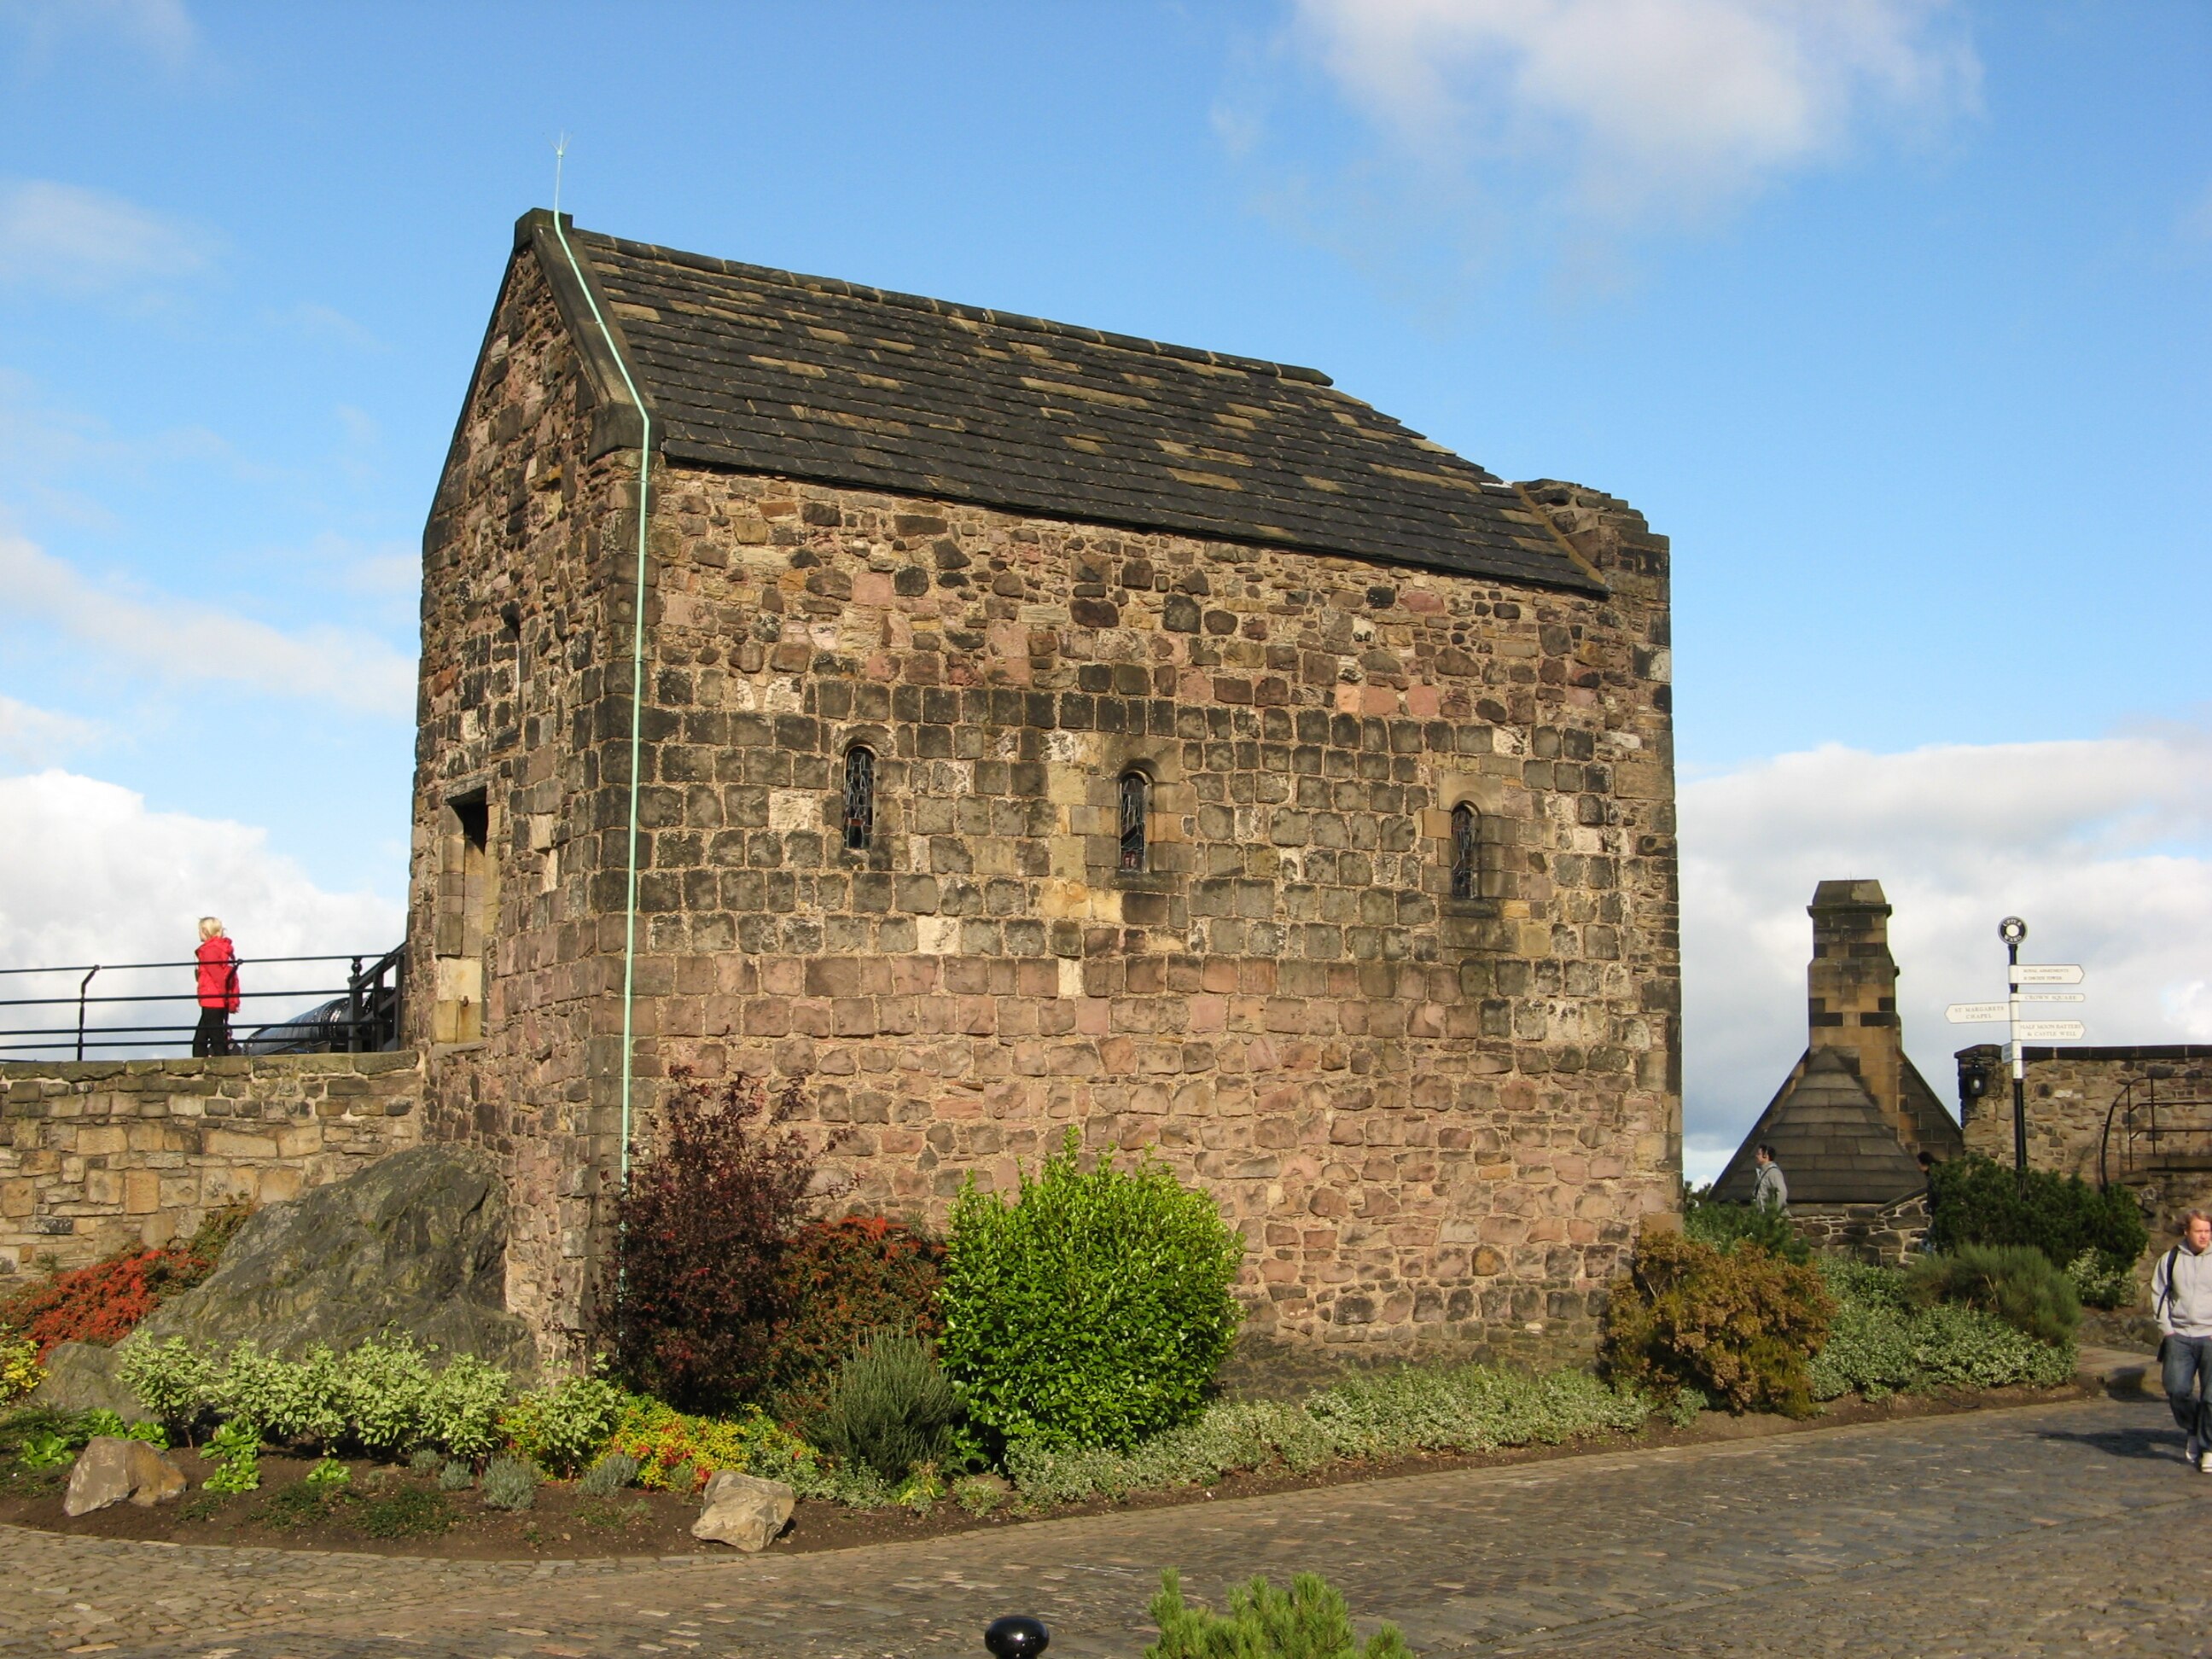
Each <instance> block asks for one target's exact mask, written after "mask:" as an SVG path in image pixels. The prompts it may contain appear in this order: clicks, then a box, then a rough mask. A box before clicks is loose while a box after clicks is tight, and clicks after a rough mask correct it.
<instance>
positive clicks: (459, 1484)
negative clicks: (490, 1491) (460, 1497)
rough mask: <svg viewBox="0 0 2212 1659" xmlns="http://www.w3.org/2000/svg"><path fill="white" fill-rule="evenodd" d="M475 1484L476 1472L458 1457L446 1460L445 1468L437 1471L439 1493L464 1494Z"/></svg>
mask: <svg viewBox="0 0 2212 1659" xmlns="http://www.w3.org/2000/svg"><path fill="white" fill-rule="evenodd" d="M476 1483H477V1472H476V1471H475V1470H474V1469H472V1468H470V1467H469V1466H468V1465H467V1464H466V1463H464V1462H461V1460H460V1459H459V1458H458V1457H451V1458H447V1460H446V1465H445V1467H444V1468H441V1469H440V1470H439V1471H438V1490H439V1491H440V1492H466V1491H467V1490H468V1489H469V1488H470V1487H471V1486H475V1485H476Z"/></svg>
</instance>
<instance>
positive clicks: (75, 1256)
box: [0, 1053, 422, 1273]
mask: <svg viewBox="0 0 2212 1659" xmlns="http://www.w3.org/2000/svg"><path fill="white" fill-rule="evenodd" d="M421 1107H422V1060H421V1057H420V1056H419V1055H417V1054H413V1053H403V1054H281V1055H267V1056H262V1057H257V1058H252V1059H246V1058H232V1059H225V1060H81V1061H75V1062H70V1061H39V1060H8V1061H0V1273H11V1272H15V1271H19V1270H21V1269H25V1268H28V1267H32V1266H33V1264H35V1263H36V1262H37V1261H40V1259H41V1258H42V1257H46V1256H53V1257H55V1258H58V1260H59V1261H60V1263H61V1265H62V1266H64V1267H80V1266H82V1265H83V1264H84V1263H86V1262H88V1261H97V1260H98V1259H99V1258H100V1257H101V1256H103V1255H109V1254H111V1253H112V1252H113V1251H115V1250H118V1249H123V1248H125V1247H126V1246H128V1245H132V1244H139V1243H143V1244H163V1243H167V1242H169V1241H170V1240H172V1239H174V1238H179V1237H188V1236H189V1235H190V1234H191V1231H192V1230H193V1229H194V1228H196V1227H197V1226H198V1225H199V1223H200V1219H201V1218H202V1217H203V1216H204V1215H205V1214H206V1213H207V1212H209V1211H210V1210H211V1209H215V1208H216V1207H218V1206H221V1205H223V1204H225V1203H228V1202H229V1201H230V1200H234V1199H240V1198H244V1199H249V1200H253V1201H254V1202H256V1203H266V1202H270V1201H272V1200H280V1199H287V1198H292V1197H295V1196H296V1195H297V1194H298V1193H299V1192H300V1191H301V1188H306V1187H319V1186H322V1185H324V1184H325V1183H326V1182H332V1181H337V1180H341V1179H343V1177H345V1176H349V1175H351V1174H352V1173H353V1172H354V1171H355V1170H358V1169H360V1168H362V1166H363V1165H364V1164H368V1163H371V1162H373V1161H374V1160H375V1159H377V1158H382V1157H383V1156H384V1155H385V1154H386V1153H387V1152H398V1151H399V1150H400V1149H401V1148H402V1147H405V1146H413V1145H415V1144H416V1141H417V1140H419V1139H421V1138H422V1109H421Z"/></svg>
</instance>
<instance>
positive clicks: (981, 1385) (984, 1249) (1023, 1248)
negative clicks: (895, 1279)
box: [938, 1128, 1244, 1447]
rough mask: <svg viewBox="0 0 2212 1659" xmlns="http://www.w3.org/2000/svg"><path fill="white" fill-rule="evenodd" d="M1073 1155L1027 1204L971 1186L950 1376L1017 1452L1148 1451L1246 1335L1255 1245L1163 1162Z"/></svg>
mask: <svg viewBox="0 0 2212 1659" xmlns="http://www.w3.org/2000/svg"><path fill="white" fill-rule="evenodd" d="M1078 1144H1079V1143H1078V1140H1077V1137H1076V1133H1075V1131H1074V1130H1073V1128H1071V1129H1070V1130H1069V1131H1068V1134H1067V1139H1066V1144H1065V1145H1064V1146H1063V1147H1062V1149H1061V1151H1060V1152H1059V1153H1058V1154H1057V1155H1056V1156H1053V1157H1048V1158H1046V1159H1045V1161H1044V1166H1043V1168H1042V1170H1040V1171H1039V1172H1038V1174H1037V1176H1036V1179H1035V1180H1033V1181H1028V1180H1025V1181H1024V1182H1022V1185H1021V1188H1020V1191H1019V1192H1018V1194H1016V1195H1015V1198H1014V1200H1013V1202H1012V1203H1011V1204H1008V1203H1004V1202H1002V1201H1000V1200H999V1199H998V1198H997V1197H995V1196H994V1195H993V1194H988V1193H985V1192H982V1191H980V1190H979V1189H978V1188H976V1187H975V1182H974V1181H973V1179H972V1178H971V1179H970V1181H969V1183H968V1185H967V1186H966V1187H965V1188H963V1189H962V1191H961V1194H960V1196H959V1198H958V1200H957V1201H956V1202H955V1203H954V1206H953V1210H952V1231H951V1238H950V1240H949V1241H948V1243H947V1245H946V1251H945V1279H944V1283H943V1284H942V1285H941V1286H940V1287H939V1291H938V1305H939V1309H940V1310H942V1312H943V1314H944V1317H945V1336H944V1339H943V1341H942V1344H941V1346H940V1349H939V1352H940V1354H941V1357H942V1359H943V1362H944V1365H945V1372H946V1374H947V1375H948V1376H951V1378H952V1380H953V1381H954V1383H956V1384H957V1385H958V1387H959V1389H960V1392H961V1396H962V1398H963V1401H965V1402H966V1404H967V1407H968V1412H969V1416H970V1418H971V1419H974V1420H975V1422H976V1423H978V1424H979V1425H981V1426H982V1427H984V1428H985V1429H987V1430H988V1431H991V1432H992V1433H994V1434H995V1435H998V1436H1000V1437H1003V1438H1005V1439H1006V1440H1007V1441H1015V1440H1037V1441H1042V1442H1046V1443H1051V1444H1054V1445H1059V1446H1083V1445H1095V1446H1115V1447H1128V1446H1132V1445H1134V1444H1135V1443H1137V1442H1138V1441H1139V1440H1140V1439H1142V1438H1144V1437H1146V1435H1150V1434H1157V1433H1158V1432H1159V1431H1161V1430H1163V1429H1167V1428H1171V1427H1173V1426H1174V1425H1176V1424H1178V1423H1182V1422H1187V1421H1188V1420H1189V1419H1190V1418H1192V1417H1193V1416H1194V1415H1195V1414H1196V1413H1197V1412H1198V1410H1199V1408H1200V1406H1201V1405H1202V1404H1203V1402H1204V1400H1205V1394H1206V1387H1207V1385H1208V1384H1209V1383H1212V1380H1213V1374H1214V1372H1215V1370H1217V1369H1218V1367H1219V1365H1220V1364H1221V1361H1222V1358H1223V1357H1224V1356H1225V1354H1226V1353H1227V1352H1228V1351H1229V1345H1230V1343H1231V1340H1233V1339H1234V1337H1235V1335H1236V1333H1237V1318H1238V1313H1237V1304H1236V1299H1235V1298H1234V1297H1232V1296H1231V1294H1230V1286H1231V1284H1232V1283H1233V1282H1234V1281H1235V1279H1236V1277H1237V1266H1238V1263H1239V1262H1240V1261H1241V1260H1242V1257H1243V1248H1244V1247H1243V1241H1242V1240H1241V1239H1240V1238H1239V1237H1237V1234H1236V1233H1235V1232H1234V1231H1231V1229H1230V1227H1229V1226H1228V1225H1226V1224H1225V1222H1224V1221H1223V1220H1222V1219H1221V1216H1220V1213H1219V1212H1218V1211H1217V1210H1216V1209H1215V1207H1214V1204H1213V1200H1212V1199H1211V1198H1209V1197H1207V1196H1206V1194H1204V1193H1200V1192H1194V1191H1191V1190H1189V1189H1188V1188H1184V1187H1182V1185H1180V1184H1179V1183H1178V1182H1176V1178H1175V1175H1174V1172H1173V1171H1171V1170H1169V1169H1168V1167H1167V1166H1166V1165H1165V1164H1160V1163H1158V1162H1156V1161H1152V1160H1147V1161H1145V1162H1142V1163H1139V1164H1137V1165H1136V1166H1135V1167H1134V1168H1133V1169H1129V1170H1121V1169H1117V1168H1115V1165H1114V1164H1113V1162H1112V1160H1111V1159H1110V1158H1104V1159H1102V1160H1101V1161H1100V1162H1099V1164H1098V1166H1097V1168H1096V1169H1094V1170H1089V1171H1087V1172H1086V1171H1085V1170H1081V1169H1079V1167H1078V1166H1077V1163H1076V1152H1077V1150H1078Z"/></svg>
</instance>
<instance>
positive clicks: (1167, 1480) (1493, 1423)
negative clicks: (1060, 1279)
mask: <svg viewBox="0 0 2212 1659" xmlns="http://www.w3.org/2000/svg"><path fill="white" fill-rule="evenodd" d="M1650 1413H1651V1401H1650V1398H1649V1397H1648V1396H1646V1395H1643V1394H1641V1393H1638V1392H1637V1391H1636V1390H1634V1389H1618V1388H1614V1387H1613V1386H1611V1385H1609V1384H1607V1383H1603V1382H1601V1381H1600V1380H1599V1379H1598V1378H1596V1377H1595V1376H1591V1375H1590V1374H1589V1372H1588V1371H1583V1370H1562V1371H1555V1372H1553V1373H1552V1374H1550V1375H1548V1376H1530V1375H1528V1373H1526V1372H1521V1371H1507V1370H1492V1369H1490V1368H1489V1367H1487V1366H1484V1365H1455V1366H1443V1367H1428V1366H1414V1365H1407V1366H1404V1367H1401V1368H1400V1369H1398V1370H1391V1371H1384V1372H1378V1373H1374V1374H1370V1375H1363V1376H1352V1377H1349V1378H1346V1380H1345V1381H1344V1382H1342V1383H1338V1384H1337V1385H1336V1386H1334V1388H1328V1389H1322V1390H1321V1391H1320V1392H1319V1393H1316V1394H1314V1395H1310V1396H1309V1397H1308V1398H1307V1399H1306V1400H1304V1401H1303V1402H1297V1401H1277V1400H1250V1401H1217V1402H1216V1403H1214V1404H1212V1405H1211V1406H1208V1407H1206V1410H1205V1411H1204V1412H1203V1413H1201V1414H1200V1416H1199V1417H1198V1419H1196V1420H1195V1421H1194V1422H1190V1423H1187V1424H1184V1425H1182V1426H1181V1427H1179V1428H1174V1429H1170V1430H1169V1431H1167V1432H1165V1433H1164V1434H1159V1435H1155V1436H1153V1437H1152V1438H1151V1439H1149V1440H1146V1441H1144V1442H1142V1443H1139V1444H1138V1445H1137V1446H1135V1447H1133V1448H1132V1449H1129V1450H1128V1451H1126V1452H1123V1451H1115V1450H1111V1449H1108V1448H1105V1447H1097V1446H1093V1447H1085V1448H1078V1449H1059V1448H1054V1447H1051V1446H1048V1445H1044V1444H1042V1443H1038V1442H1036V1441H1034V1440H1020V1441H1016V1442H1014V1443H1012V1444H1011V1445H1009V1446H1008V1447H1007V1448H1006V1473H1007V1474H1008V1475H1009V1476H1011V1477H1012V1480H1013V1481H1014V1483H1015V1485H1016V1486H1017V1487H1018V1489H1019V1491H1020V1492H1021V1495H1022V1498H1023V1499H1024V1501H1025V1502H1027V1503H1028V1504H1030V1505H1032V1506H1037V1507H1042V1506H1043V1505H1047V1504H1070V1503H1079V1502H1080V1501H1082V1500H1083V1499H1085V1498H1092V1497H1096V1496H1100V1495H1104V1496H1107V1497H1114V1498H1118V1497H1121V1495H1123V1494H1124V1493H1127V1492H1142V1491H1148V1490H1152V1489H1154V1488H1158V1487H1163V1486H1188V1485H1194V1484H1206V1483H1210V1482H1212V1481H1214V1480H1218V1479H1219V1478H1220V1477H1221V1476H1223V1475H1225V1474H1233V1473H1236V1472H1238V1471H1241V1470H1246V1469H1266V1468H1286V1469H1288V1470H1290V1471H1291V1473H1293V1474H1310V1473H1311V1472H1313V1471H1314V1470H1316V1469H1318V1468H1322V1466H1323V1465H1325V1464H1327V1463H1328V1462H1329V1461H1330V1460H1331V1459H1333V1458H1340V1457H1361V1458H1387V1457H1402V1456H1405V1455H1408V1454H1411V1453H1413V1452H1420V1451H1491V1450H1495V1449H1498V1447H1501V1446H1526V1445H1534V1444H1542V1445H1556V1444H1559V1443H1564V1442H1566V1441H1570V1440H1576V1439H1582V1438H1586V1437H1589V1436H1591V1435H1595V1434H1604V1433H1608V1432H1615V1431H1629V1430H1633V1429H1636V1428H1638V1427H1641V1426H1642V1425H1643V1424H1644V1420H1645V1419H1647V1418H1648V1417H1649V1416H1650Z"/></svg>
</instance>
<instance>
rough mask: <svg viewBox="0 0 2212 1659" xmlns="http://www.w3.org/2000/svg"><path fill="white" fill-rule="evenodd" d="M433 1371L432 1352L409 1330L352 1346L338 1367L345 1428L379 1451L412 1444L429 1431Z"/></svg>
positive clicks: (368, 1447) (385, 1453)
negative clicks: (425, 1351) (391, 1336)
mask: <svg viewBox="0 0 2212 1659" xmlns="http://www.w3.org/2000/svg"><path fill="white" fill-rule="evenodd" d="M434 1376H435V1373H434V1372H433V1371H432V1370H431V1368H430V1357H429V1355H428V1354H426V1353H424V1352H422V1350H421V1349H420V1348H417V1347H416V1346H415V1343H414V1340H413V1339H411V1338H410V1337H407V1336H405V1335H402V1336H399V1337H398V1338H396V1339H395V1340H392V1341H388V1342H385V1341H377V1340H369V1341H367V1342H363V1343H362V1344H360V1345H359V1346H356V1347H355V1348H353V1349H351V1350H349V1352H347V1354H346V1357H345V1363H344V1364H343V1366H342V1367H340V1372H339V1379H338V1380H339V1384H340V1386H339V1391H338V1393H339V1397H338V1400H337V1407H338V1410H339V1412H340V1413H341V1414H342V1415H343V1417H344V1419H345V1433H346V1434H347V1435H348V1436H349V1437H350V1438H351V1439H352V1440H353V1441H354V1442H355V1443H356V1444H358V1445H360V1446H361V1447H362V1449H364V1450H367V1451H369V1452H373V1453H375V1454H376V1455H380V1456H388V1455H392V1454H394V1453H397V1452H400V1451H404V1450H408V1449H412V1448H413V1447H414V1446H416V1444H417V1443H420V1442H421V1441H422V1440H423V1439H425V1438H428V1437H429V1433H428V1415H429V1405H430V1394H431V1389H432V1388H433V1386H434V1382H433V1378H434Z"/></svg>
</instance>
